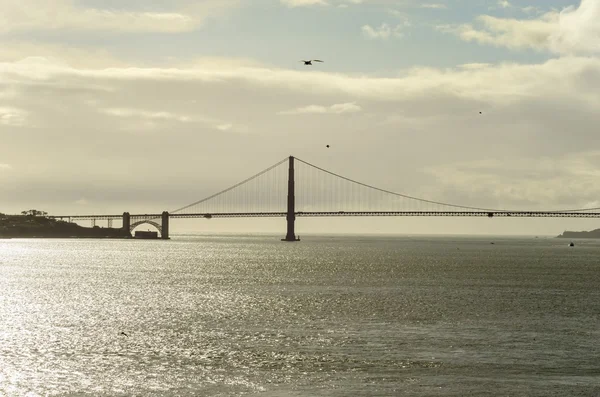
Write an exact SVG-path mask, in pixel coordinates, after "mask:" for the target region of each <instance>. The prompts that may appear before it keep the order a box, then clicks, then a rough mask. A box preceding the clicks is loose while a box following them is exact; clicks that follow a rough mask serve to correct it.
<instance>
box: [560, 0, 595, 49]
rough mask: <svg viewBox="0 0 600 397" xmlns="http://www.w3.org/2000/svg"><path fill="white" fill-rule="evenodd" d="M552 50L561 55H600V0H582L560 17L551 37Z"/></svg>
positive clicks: (563, 12) (564, 11)
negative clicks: (578, 4)
mask: <svg viewBox="0 0 600 397" xmlns="http://www.w3.org/2000/svg"><path fill="white" fill-rule="evenodd" d="M550 49H551V50H552V51H554V52H557V53H561V54H564V53H566V54H576V53H600V0H582V1H581V5H580V6H579V8H575V7H569V8H566V9H565V10H563V11H562V12H561V13H560V14H559V16H558V28H557V29H556V30H554V31H553V32H552V34H551V35H550Z"/></svg>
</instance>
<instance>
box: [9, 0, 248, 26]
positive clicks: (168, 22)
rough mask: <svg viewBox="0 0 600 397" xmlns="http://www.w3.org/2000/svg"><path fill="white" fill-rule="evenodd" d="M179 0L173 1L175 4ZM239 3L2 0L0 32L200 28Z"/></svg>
mask: <svg viewBox="0 0 600 397" xmlns="http://www.w3.org/2000/svg"><path fill="white" fill-rule="evenodd" d="M159 3H161V2H159ZM178 3H180V2H179V1H174V2H173V4H175V5H177V4H178ZM165 4H166V3H165ZM237 4H238V2H237V1H236V0H204V1H202V2H200V3H197V4H196V5H193V6H190V5H189V4H184V5H182V6H181V7H180V8H173V6H171V7H168V6H167V7H163V8H159V9H151V10H131V9H126V8H121V9H114V8H91V7H84V6H81V5H77V4H76V3H75V1H72V0H54V1H52V2H39V1H36V0H22V1H18V2H15V1H11V0H0V7H1V8H2V14H0V33H1V32H4V33H7V32H13V31H31V30H97V31H111V32H162V33H177V32H187V31H192V30H195V29H197V28H198V27H199V26H200V25H201V24H202V23H203V21H204V20H205V19H206V18H208V17H212V16H215V15H217V14H219V13H220V12H222V11H223V10H225V9H227V8H230V7H232V6H235V5H237Z"/></svg>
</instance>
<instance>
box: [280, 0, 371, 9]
mask: <svg viewBox="0 0 600 397" xmlns="http://www.w3.org/2000/svg"><path fill="white" fill-rule="evenodd" d="M280 2H281V4H283V5H285V6H287V7H290V8H296V7H312V6H331V5H337V7H339V8H347V7H348V5H349V4H361V3H363V0H330V1H327V0H280Z"/></svg>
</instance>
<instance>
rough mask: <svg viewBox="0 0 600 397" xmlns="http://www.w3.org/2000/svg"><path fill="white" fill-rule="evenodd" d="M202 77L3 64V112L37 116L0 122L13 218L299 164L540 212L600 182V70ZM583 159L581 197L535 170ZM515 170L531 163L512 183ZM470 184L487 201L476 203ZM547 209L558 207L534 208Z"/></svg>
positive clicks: (561, 61) (597, 66)
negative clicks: (331, 149) (288, 159)
mask: <svg viewBox="0 0 600 397" xmlns="http://www.w3.org/2000/svg"><path fill="white" fill-rule="evenodd" d="M194 64H195V65H198V66H189V67H180V68H159V67H154V68H141V67H138V68H131V67H113V68H107V69H90V68H83V67H77V68H76V67H72V66H69V65H67V64H65V63H64V62H60V61H52V60H48V59H45V60H44V59H30V60H27V61H25V62H4V63H0V92H4V91H5V90H7V89H10V90H11V92H12V94H11V95H10V96H7V97H3V98H1V99H0V101H1V105H0V107H1V108H2V109H3V111H4V112H5V113H7V109H8V110H9V111H10V112H13V113H14V111H15V110H17V109H21V110H23V111H25V110H26V112H27V117H26V119H25V120H26V122H25V123H24V124H23V125H21V126H6V125H0V127H1V128H0V139H2V140H3V141H4V142H10V151H5V152H3V153H2V163H6V164H11V165H12V166H13V167H14V169H13V170H12V171H11V172H7V173H3V180H4V183H3V184H2V185H1V186H0V195H2V196H3V197H8V199H7V201H5V202H3V203H4V205H5V207H4V208H3V211H7V212H11V211H13V212H18V211H19V209H20V208H22V207H31V208H44V210H47V211H51V212H54V213H57V212H68V211H69V210H70V209H72V208H71V207H70V205H72V203H73V202H74V201H75V200H78V199H79V198H81V197H85V198H86V199H87V200H89V203H90V204H89V205H88V206H87V207H86V208H87V209H88V210H89V211H95V210H102V211H103V212H108V211H111V212H112V211H117V213H121V212H123V211H124V210H128V209H130V210H131V211H134V210H135V211H142V210H146V209H147V210H148V211H153V210H154V211H156V210H157V209H159V210H163V209H172V208H174V207H176V206H179V205H180V204H181V205H185V204H187V203H189V202H193V201H195V200H198V199H200V198H202V197H206V196H208V195H210V194H212V193H214V192H215V191H219V190H221V189H223V188H226V187H228V186H231V185H233V184H235V183H236V182H238V181H239V180H241V179H244V178H245V177H247V176H249V175H251V174H253V173H255V172H258V171H260V170H262V169H264V168H266V167H268V166H269V165H271V164H273V163H275V162H277V161H278V160H279V159H281V158H283V157H285V156H288V155H290V154H293V155H295V156H298V157H299V158H303V159H306V160H308V161H310V162H312V163H315V164H317V165H319V166H323V167H325V168H327V169H331V170H332V171H333V172H339V173H341V174H343V175H345V176H348V177H351V178H353V179H357V180H361V181H365V182H367V183H369V184H372V185H375V186H380V187H382V188H386V189H388V190H393V191H398V192H401V193H407V194H411V195H415V196H424V197H425V198H430V199H434V200H437V201H446V202H457V203H460V204H465V205H473V206H492V205H493V206H495V207H496V206H501V207H514V206H529V207H530V208H531V207H535V208H544V207H552V208H560V207H578V206H582V205H584V204H585V203H587V202H590V201H592V200H590V198H591V197H592V194H593V193H594V191H593V189H595V188H594V187H590V186H588V184H589V183H590V180H591V179H586V178H587V177H584V176H582V175H584V173H586V172H587V173H589V174H590V175H593V174H594V173H595V172H596V170H597V169H598V167H597V164H596V160H595V157H593V156H591V155H589V154H586V153H588V152H589V150H590V147H595V146H597V142H598V141H597V140H598V134H597V125H598V124H599V123H600V95H599V94H598V92H597V89H596V87H598V86H599V85H600V59H598V58H593V57H561V58H558V59H552V60H549V61H547V62H544V63H540V64H529V65H520V64H514V63H502V64H496V65H494V64H491V65H490V64H477V65H468V66H465V65H462V66H457V67H456V68H450V69H439V68H412V69H407V70H403V71H400V72H398V73H397V74H395V75H393V76H389V77H376V76H369V75H351V74H343V73H327V72H323V71H315V70H311V71H308V70H304V69H302V70H289V69H279V68H274V67H270V66H265V65H260V64H257V63H253V62H236V61H235V60H228V59H224V60H222V62H220V61H219V60H218V59H211V60H210V61H209V62H202V60H198V62H195V63H194ZM557 82H558V83H557ZM56 98H60V101H57V100H56ZM306 104H312V105H311V106H306ZM286 109H289V110H287V111H284V112H282V113H284V114H288V115H291V114H301V115H302V120H301V122H297V120H296V121H294V120H295V119H296V118H295V117H291V116H289V117H273V115H275V114H277V113H278V112H281V111H282V110H286ZM480 111H481V112H482V114H479V112H480ZM336 114H337V115H340V117H333V115H336ZM326 115H331V116H332V117H326ZM348 115H351V117H346V116H348ZM244 126H247V127H244ZM138 131H139V132H140V133H141V134H143V139H140V136H139V134H136V133H135V132H138ZM15 132H18V133H15ZM324 138H326V139H327V140H328V142H336V148H335V150H336V156H335V157H334V158H332V157H327V156H326V155H324V154H323V153H322V152H320V151H316V150H315V149H314V145H313V143H314V142H315V141H317V140H323V139H324ZM32 142H39V143H40V144H39V145H35V144H33V145H32ZM65 153H67V154H68V155H65ZM578 156H581V157H582V158H585V159H586V160H585V161H582V162H581V163H580V164H579V167H580V168H579V169H580V170H579V171H577V172H575V171H573V172H571V174H572V178H573V180H572V181H571V182H572V183H570V184H569V185H568V188H569V189H570V190H571V192H570V193H569V194H564V193H561V191H563V190H564V188H563V187H562V185H560V184H558V183H556V184H547V183H545V182H544V181H543V179H544V178H546V174H543V171H544V170H543V169H539V168H532V170H533V171H532V173H533V176H531V174H530V173H527V172H526V171H527V167H529V165H531V166H532V167H534V165H535V164H536V163H537V162H538V160H539V162H541V163H542V162H544V161H546V160H544V159H548V158H554V159H564V160H563V161H562V162H560V163H558V166H556V167H555V168H554V170H558V169H559V168H561V167H562V168H565V169H566V168H568V167H570V168H568V169H570V170H572V169H574V167H575V165H573V164H575V160H576V159H577V158H578ZM486 159H497V160H495V161H496V162H495V163H483V161H485V160H486ZM567 160H569V161H570V162H569V161H567ZM461 162H462V163H467V164H470V166H465V165H464V164H463V165H460V164H459V165H456V164H457V163H461ZM546 162H547V161H546ZM501 164H505V165H507V167H508V166H509V165H510V166H513V165H516V164H521V165H520V167H519V168H515V169H512V168H510V169H509V170H511V171H510V175H509V174H507V175H504V174H502V165H501ZM567 166H568V167H567ZM477 167H479V168H477ZM548 168H549V169H551V168H550V167H548ZM444 170H446V171H444ZM551 170H552V169H551ZM342 171H343V172H342ZM534 171H535V172H534ZM443 172H447V173H448V174H447V175H448V178H449V179H448V180H449V181H453V179H452V178H451V177H452V175H455V176H454V178H455V179H457V178H459V177H460V178H463V179H464V180H463V181H457V182H456V183H455V184H453V183H451V182H448V183H441V179H443V178H444V177H445V175H446V174H443ZM552 172H554V171H552ZM550 173H551V172H550V171H548V175H549V174H550ZM496 174H498V175H499V176H498V177H495V175H496ZM579 176H581V179H580V177H579ZM561 178H562V177H561ZM568 178H569V177H568V176H565V177H564V178H563V179H561V180H560V181H559V182H560V183H563V181H565V183H566V181H567V180H568ZM455 179H454V180H455ZM531 181H538V182H536V183H532V186H536V189H537V190H539V192H538V193H535V191H530V192H523V189H525V187H526V186H528V183H529V182H531ZM578 181H581V182H578ZM467 185H471V188H472V189H475V188H476V187H477V186H485V187H486V188H485V189H483V190H481V195H477V194H476V193H477V192H476V191H475V193H472V194H471V193H469V194H467V193H466V192H468V190H466V189H465V186H467ZM157 186H158V187H157ZM511 189H512V190H511ZM548 189H553V190H552V191H549V190H548ZM534 190H535V189H534ZM9 192H10V194H9ZM536 194H537V196H536ZM578 195H580V196H578ZM536 197H538V198H539V199H540V200H541V199H544V200H545V201H539V202H537V203H535V202H534V201H535V200H534V199H535V198H536ZM578 197H581V199H580V198H578ZM596 197H598V195H596ZM34 200H35V202H33V201H34ZM28 203H29V204H28Z"/></svg>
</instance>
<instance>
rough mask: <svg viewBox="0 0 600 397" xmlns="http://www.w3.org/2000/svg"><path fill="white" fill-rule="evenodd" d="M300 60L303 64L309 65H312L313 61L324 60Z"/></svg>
mask: <svg viewBox="0 0 600 397" xmlns="http://www.w3.org/2000/svg"><path fill="white" fill-rule="evenodd" d="M300 62H304V64H305V65H309V66H310V65H312V63H313V62H324V61H321V60H320V59H311V60H308V61H304V60H303V61H300Z"/></svg>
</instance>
